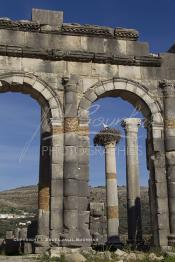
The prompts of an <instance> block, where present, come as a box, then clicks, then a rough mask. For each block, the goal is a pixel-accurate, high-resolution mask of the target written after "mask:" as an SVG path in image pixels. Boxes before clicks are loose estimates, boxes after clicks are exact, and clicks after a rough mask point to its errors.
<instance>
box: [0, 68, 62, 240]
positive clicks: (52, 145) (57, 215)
mask: <svg viewBox="0 0 175 262" xmlns="http://www.w3.org/2000/svg"><path fill="white" fill-rule="evenodd" d="M2 92H21V93H23V94H29V95H30V96H32V97H33V98H34V99H35V100H36V101H37V102H38V103H39V104H40V106H41V111H42V115H43V114H45V117H44V120H43V119H42V121H41V145H40V147H41V150H40V175H39V192H38V198H39V199H38V234H39V235H45V236H47V237H56V236H58V234H59V233H61V232H58V229H59V230H62V226H63V219H62V209H63V208H62V205H63V203H62V202H61V201H60V199H61V200H62V198H63V189H62V187H63V148H64V145H63V112H62V104H61V102H60V100H59V97H58V95H57V94H56V92H55V91H54V90H53V89H52V88H51V87H50V86H49V85H48V84H47V83H46V82H45V81H43V80H42V79H40V78H39V77H37V76H35V75H33V74H29V73H17V72H12V73H8V74H2V75H0V93H2ZM46 136H48V138H49V142H48V141H47V142H45V140H44V139H43V138H46ZM46 145H47V146H48V148H47V149H46ZM44 147H45V152H44V154H43V155H42V153H41V152H42V150H43V149H42V148H44ZM45 160H47V161H45ZM58 170H59V171H58ZM58 172H59V173H58ZM57 201H58V203H60V204H59V206H58V205H57ZM59 211H60V212H59Z"/></svg>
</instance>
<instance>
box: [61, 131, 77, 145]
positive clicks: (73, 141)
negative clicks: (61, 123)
mask: <svg viewBox="0 0 175 262" xmlns="http://www.w3.org/2000/svg"><path fill="white" fill-rule="evenodd" d="M77 143H78V137H77V134H76V133H73V132H70V133H65V135H64V144H65V146H76V145H77Z"/></svg>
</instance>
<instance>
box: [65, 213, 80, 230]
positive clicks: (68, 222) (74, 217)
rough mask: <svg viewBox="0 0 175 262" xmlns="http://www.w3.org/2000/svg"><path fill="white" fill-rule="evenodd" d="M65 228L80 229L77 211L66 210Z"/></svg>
mask: <svg viewBox="0 0 175 262" xmlns="http://www.w3.org/2000/svg"><path fill="white" fill-rule="evenodd" d="M64 226H65V227H66V228H69V229H76V228H78V212H77V210H64Z"/></svg>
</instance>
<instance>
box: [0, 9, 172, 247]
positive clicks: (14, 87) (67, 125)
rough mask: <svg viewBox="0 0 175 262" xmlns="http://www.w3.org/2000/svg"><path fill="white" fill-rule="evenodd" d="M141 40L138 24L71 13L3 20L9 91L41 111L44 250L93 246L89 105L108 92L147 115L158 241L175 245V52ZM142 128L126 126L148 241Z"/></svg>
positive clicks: (135, 210) (131, 235)
mask: <svg viewBox="0 0 175 262" xmlns="http://www.w3.org/2000/svg"><path fill="white" fill-rule="evenodd" d="M138 38H139V33H138V32H137V31H136V30H133V29H125V28H109V27H100V26H94V25H80V24H69V23H64V22H63V13H62V12H53V11H47V10H37V9H33V11H32V20H31V21H28V20H22V21H12V20H10V19H7V18H1V19H0V61H1V62H0V90H1V92H9V91H10V92H21V93H24V94H29V95H31V96H32V97H33V98H34V99H35V100H37V101H38V103H39V104H40V105H41V109H42V127H41V154H40V174H39V203H38V227H37V236H36V237H35V248H36V251H35V252H42V251H43V250H44V249H46V248H48V246H52V245H54V246H67V247H79V246H80V247H81V246H91V244H92V241H93V238H92V234H91V233H90V226H89V225H90V209H89V198H88V197H89V190H88V179H89V116H88V109H89V107H90V106H91V105H92V104H93V102H95V101H97V100H98V99H100V98H103V97H121V98H122V99H124V100H127V101H128V102H130V103H131V104H132V105H134V106H135V107H137V108H140V110H141V112H142V114H143V115H144V118H145V126H146V128H147V141H146V144H147V166H148V169H149V195H150V209H151V222H152V234H153V245H154V246H161V247H165V246H172V245H174V244H175V223H174V221H175V54H174V52H175V48H174V46H173V47H171V48H170V49H169V51H167V52H165V53H161V54H151V53H150V51H149V45H148V44H147V43H145V42H140V41H138ZM139 124H140V120H139V119H132V120H131V119H125V120H124V121H123V122H122V126H123V128H124V129H125V132H126V149H127V188H128V225H129V228H128V239H129V241H131V242H133V241H136V239H137V241H141V239H142V229H141V227H142V225H141V219H140V185H139V172H138V148H137V147H138V145H137V131H138V127H139ZM111 142H112V143H111V144H110V145H105V149H106V175H107V178H108V179H107V188H108V189H109V188H110V190H107V191H108V221H107V224H108V237H110V238H112V237H113V236H114V237H115V239H116V237H119V236H118V215H119V214H118V209H117V206H118V204H117V198H118V197H117V192H116V175H115V174H116V167H115V155H114V154H113V155H112V157H111V156H110V158H109V157H108V151H112V152H114V151H115V150H114V149H115V146H114V144H115V143H113V142H114V141H111ZM133 145H134V148H133ZM130 151H133V152H134V153H130ZM108 158H109V159H108ZM108 161H111V163H110V165H108V164H109V163H108ZM108 180H109V181H108ZM111 193H113V194H111ZM108 240H109V239H108Z"/></svg>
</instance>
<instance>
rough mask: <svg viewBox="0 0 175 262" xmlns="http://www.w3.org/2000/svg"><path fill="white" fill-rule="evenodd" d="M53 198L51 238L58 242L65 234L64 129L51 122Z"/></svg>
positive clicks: (51, 202)
mask: <svg viewBox="0 0 175 262" xmlns="http://www.w3.org/2000/svg"><path fill="white" fill-rule="evenodd" d="M51 125H52V139H51V141H52V146H51V150H50V155H51V156H52V157H51V197H50V207H51V209H50V238H51V239H52V240H53V241H54V242H57V241H58V240H59V238H60V236H61V235H62V234H63V201H64V198H63V157H64V147H63V141H64V129H63V126H62V123H59V122H54V121H52V120H51Z"/></svg>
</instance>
